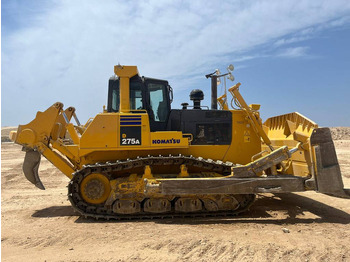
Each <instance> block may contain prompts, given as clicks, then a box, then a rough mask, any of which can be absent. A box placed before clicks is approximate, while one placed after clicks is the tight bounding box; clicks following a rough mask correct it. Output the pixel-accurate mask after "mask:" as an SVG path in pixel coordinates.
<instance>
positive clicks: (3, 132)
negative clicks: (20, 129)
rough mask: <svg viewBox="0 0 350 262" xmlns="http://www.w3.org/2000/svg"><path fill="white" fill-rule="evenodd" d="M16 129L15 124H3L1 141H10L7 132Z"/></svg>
mask: <svg viewBox="0 0 350 262" xmlns="http://www.w3.org/2000/svg"><path fill="white" fill-rule="evenodd" d="M15 130H17V127H15V126H5V127H2V128H1V143H3V142H11V140H10V138H9V134H10V132H11V131H15Z"/></svg>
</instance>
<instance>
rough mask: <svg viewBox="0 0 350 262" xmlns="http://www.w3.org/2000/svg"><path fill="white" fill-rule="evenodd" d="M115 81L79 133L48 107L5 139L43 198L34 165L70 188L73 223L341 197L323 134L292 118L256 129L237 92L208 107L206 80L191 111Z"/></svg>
mask: <svg viewBox="0 0 350 262" xmlns="http://www.w3.org/2000/svg"><path fill="white" fill-rule="evenodd" d="M114 73H115V75H114V76H113V77H111V78H110V79H109V90H108V104H107V108H105V107H104V108H103V112H102V113H99V114H97V115H96V116H95V117H94V118H91V119H89V120H88V121H87V123H86V124H84V125H82V124H80V123H79V120H78V118H77V116H76V113H75V108H74V107H68V108H67V109H64V108H63V104H62V103H59V102H57V103H55V104H53V105H52V106H51V107H49V108H48V109H47V110H46V111H44V112H38V113H37V115H36V117H35V119H34V120H32V121H31V122H30V123H29V124H27V125H19V126H18V130H17V131H13V132H12V133H11V134H10V138H11V140H12V141H14V142H15V143H17V144H20V145H22V146H23V150H24V151H26V155H25V159H24V163H23V171H24V175H25V176H26V178H27V179H28V180H29V181H30V182H31V183H33V184H34V185H35V186H37V187H38V188H40V189H45V188H44V185H43V184H42V182H41V180H40V177H39V173H38V170H39V164H40V158H41V155H43V156H44V157H45V158H46V159H48V160H49V161H50V162H51V163H52V164H53V165H54V166H56V167H57V168H58V169H59V170H60V171H61V172H62V173H63V174H65V175H66V176H67V177H68V178H69V183H68V199H69V200H70V202H71V204H72V206H73V207H74V209H75V210H77V211H78V212H79V213H80V214H81V215H83V216H86V217H93V218H96V219H98V218H103V219H133V218H154V217H157V218H162V217H178V216H180V217H183V216H190V217H196V216H218V215H220V216H221V215H234V214H239V213H241V212H243V211H245V210H247V209H248V208H249V207H250V206H251V205H252V203H253V201H254V199H255V195H256V194H257V193H286V192H303V191H307V190H315V191H318V192H320V193H325V194H328V195H332V196H335V197H343V198H349V197H350V190H349V189H344V185H343V181H342V177H341V173H340V168H339V164H338V161H337V155H336V152H335V148H334V144H333V141H332V138H331V133H330V130H329V129H328V128H319V127H318V125H317V124H316V123H314V122H313V121H311V120H309V119H307V118H306V117H304V116H303V115H301V114H299V113H296V112H295V113H289V114H285V115H280V116H275V117H271V118H269V119H267V120H266V121H265V122H264V123H263V122H262V120H261V118H260V114H259V109H260V105H257V104H252V105H248V104H247V103H246V102H245V100H244V99H243V97H242V96H241V94H240V91H239V89H240V85H241V84H240V83H237V84H235V85H234V86H232V87H231V88H229V89H228V91H229V93H230V94H231V95H232V101H233V102H234V105H235V106H234V108H232V109H229V107H228V103H227V102H226V101H227V97H226V95H225V97H223V96H222V97H219V98H217V86H216V81H217V78H218V77H220V76H218V75H215V74H209V75H207V77H211V78H212V96H211V101H212V103H211V109H209V108H208V107H205V106H202V105H201V100H202V99H203V97H204V94H203V92H202V91H201V90H199V89H195V90H193V91H192V92H191V94H190V99H191V100H192V101H193V105H189V104H188V103H183V104H182V109H171V102H172V98H173V91H172V88H171V87H170V85H169V84H168V82H167V81H165V80H159V79H153V78H148V77H141V76H140V75H139V73H138V69H137V67H136V66H121V65H117V66H115V67H114ZM218 103H219V105H220V107H221V109H217V106H218ZM231 104H232V103H231ZM232 105H233V104H232ZM73 119H75V121H74V122H75V124H73V123H72V122H71V120H73Z"/></svg>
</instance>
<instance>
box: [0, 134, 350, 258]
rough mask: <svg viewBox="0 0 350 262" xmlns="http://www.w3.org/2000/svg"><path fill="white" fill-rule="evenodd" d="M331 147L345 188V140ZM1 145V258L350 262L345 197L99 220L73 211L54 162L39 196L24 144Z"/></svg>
mask: <svg viewBox="0 0 350 262" xmlns="http://www.w3.org/2000/svg"><path fill="white" fill-rule="evenodd" d="M335 144H336V149H337V153H338V158H339V162H340V164H341V169H342V173H343V178H344V183H345V185H346V186H347V187H348V188H349V187H350V140H336V141H335ZM1 148H2V151H1V160H2V166H1V178H2V179H1V204H2V206H1V218H2V219H1V229H2V231H1V255H2V261H143V260H145V261H234V260H236V261H281V260H283V261H303V262H305V261H350V245H349V244H350V226H349V224H350V200H347V199H338V198H334V197H330V196H326V195H323V194H318V193H316V192H306V193H298V194H282V195H272V194H262V195H259V196H258V199H257V201H256V202H255V204H254V205H253V206H252V207H251V209H250V210H249V211H248V212H246V213H245V214H244V215H241V216H238V217H234V218H211V219H204V218H202V219H165V220H152V221H151V220H148V221H122V222H118V221H112V222H111V221H96V220H93V219H85V218H82V217H79V215H78V214H77V213H75V212H74V211H73V209H72V208H71V206H70V203H69V201H68V200H67V196H66V194H67V188H66V185H67V183H68V179H67V178H66V177H65V176H64V175H62V174H61V173H60V172H59V171H58V170H57V169H56V168H55V167H54V166H52V165H51V163H49V162H48V161H47V160H45V159H42V162H41V166H40V174H41V178H42V181H43V183H44V185H45V186H46V188H47V190H45V191H41V190H39V189H37V188H35V187H34V186H33V185H32V184H30V183H29V182H28V181H27V180H26V179H25V178H24V175H23V174H22V171H21V168H22V162H23V158H24V152H22V151H21V147H20V146H18V145H15V144H13V143H6V142H4V143H2V145H1ZM283 229H288V231H289V233H285V231H287V230H283Z"/></svg>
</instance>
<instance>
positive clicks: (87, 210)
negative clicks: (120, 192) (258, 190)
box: [68, 155, 255, 220]
mask: <svg viewBox="0 0 350 262" xmlns="http://www.w3.org/2000/svg"><path fill="white" fill-rule="evenodd" d="M182 164H185V165H186V166H188V167H195V168H200V169H201V170H203V171H207V172H216V173H219V174H222V175H228V174H230V170H231V167H232V166H234V164H232V163H230V162H226V163H224V162H222V161H213V160H210V159H203V158H195V157H192V156H182V155H179V156H172V155H169V156H157V157H155V156H148V157H138V158H136V159H127V160H124V161H116V162H107V163H96V164H95V165H87V166H84V167H83V168H82V169H81V170H79V171H77V172H75V173H74V174H73V179H72V180H71V181H70V183H69V185H68V199H69V200H70V202H71V204H72V206H73V208H74V209H75V210H76V211H78V212H79V213H80V214H81V215H83V216H85V217H92V218H95V219H107V220H109V219H116V220H130V219H163V218H177V217H179V218H183V217H216V216H234V215H238V214H240V213H242V212H244V211H246V210H247V209H248V208H249V207H250V206H251V205H252V203H253V202H254V199H255V195H254V194H246V195H234V194H232V195H228V196H229V197H233V198H235V200H236V201H237V203H238V204H237V206H236V207H235V208H234V209H233V210H219V211H208V210H206V209H205V207H204V205H203V208H202V210H200V211H199V212H179V211H175V208H174V206H175V201H176V199H178V198H179V196H173V197H172V199H173V200H171V201H170V202H171V211H169V212H165V213H156V214H155V213H149V212H145V211H144V207H143V203H144V201H145V200H146V199H147V196H145V198H144V199H143V200H142V201H141V202H140V205H141V211H140V212H138V213H134V214H120V213H115V212H113V209H112V206H111V205H107V204H99V205H93V204H90V203H87V202H86V201H84V199H83V198H82V196H81V192H80V183H81V182H82V181H83V179H84V178H85V177H86V176H88V175H89V174H91V173H99V174H103V175H105V176H106V177H108V178H109V179H115V178H116V177H113V175H112V174H113V173H115V172H119V173H121V172H125V173H132V171H133V170H135V169H136V168H140V167H144V166H146V165H149V166H152V167H154V166H161V165H182ZM203 197H204V198H205V196H201V198H199V200H200V201H203Z"/></svg>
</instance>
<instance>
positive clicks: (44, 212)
mask: <svg viewBox="0 0 350 262" xmlns="http://www.w3.org/2000/svg"><path fill="white" fill-rule="evenodd" d="M274 212H276V213H279V214H283V215H282V217H280V218H279V217H278V216H274ZM305 213H311V214H312V218H310V217H309V218H307V217H306V218H303V215H304V214H305ZM65 216H71V217H74V216H77V219H76V220H75V223H132V222H135V221H137V222H154V223H159V224H189V225H190V224H193V225H195V224H231V223H255V224H259V223H264V224H277V225H279V224H298V223H335V224H349V223H350V214H348V213H346V212H344V211H342V210H340V209H337V208H334V207H331V206H329V205H327V204H324V203H322V202H319V201H317V200H314V199H311V198H308V197H305V196H301V195H297V194H293V193H289V194H278V195H271V196H266V195H260V196H259V197H258V199H257V200H256V201H255V203H254V204H253V206H252V207H251V208H250V210H249V211H247V212H245V213H244V214H242V215H238V216H227V217H204V218H202V217H196V218H190V217H189V218H187V217H185V218H165V219H142V220H122V221H117V220H108V221H107V220H96V219H93V218H84V217H82V216H79V214H78V212H76V211H74V210H73V208H72V207H71V206H52V207H48V208H44V209H41V210H37V211H35V213H34V214H33V215H32V217H38V218H47V217H65Z"/></svg>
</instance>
